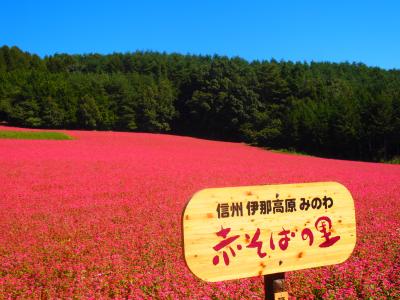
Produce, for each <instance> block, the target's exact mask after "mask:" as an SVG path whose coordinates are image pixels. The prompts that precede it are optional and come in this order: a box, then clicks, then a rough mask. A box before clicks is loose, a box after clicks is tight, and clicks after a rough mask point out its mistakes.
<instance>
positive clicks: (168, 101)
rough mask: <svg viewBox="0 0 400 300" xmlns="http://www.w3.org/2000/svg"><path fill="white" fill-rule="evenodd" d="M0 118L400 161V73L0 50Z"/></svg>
mask: <svg viewBox="0 0 400 300" xmlns="http://www.w3.org/2000/svg"><path fill="white" fill-rule="evenodd" d="M0 121H5V122H7V123H9V124H11V125H16V126H25V127H32V128H66V129H96V130H119V131H145V132H171V133H175V134H183V135H190V136H196V137H205V138H212V139H222V140H230V141H243V142H246V143H250V144H254V145H259V146H265V147H270V148H284V149H293V150H296V151H302V152H306V153H310V154H316V155H323V156H329V157H338V158H347V159H358V160H370V161H378V160H382V159H385V160H387V159H390V158H392V157H395V156H398V155H400V70H383V69H380V68H376V67H367V66H366V65H364V64H356V63H327V62H319V63H316V62H311V63H306V62H304V63H302V62H290V61H279V62H278V61H275V60H269V61H251V62H248V61H246V60H244V59H241V58H239V57H233V58H228V57H225V56H217V55H214V56H201V55H181V54H166V53H159V52H141V51H137V52H134V53H124V54H121V53H114V54H110V55H100V54H85V55H67V54H55V55H52V56H46V57H44V58H40V57H39V56H37V55H35V54H30V53H27V52H23V51H21V50H20V49H19V48H17V47H8V46H3V47H1V48H0Z"/></svg>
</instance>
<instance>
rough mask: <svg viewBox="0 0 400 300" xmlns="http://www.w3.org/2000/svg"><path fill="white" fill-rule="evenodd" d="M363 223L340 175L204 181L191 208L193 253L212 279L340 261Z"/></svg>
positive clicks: (188, 237)
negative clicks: (233, 183) (220, 183)
mask: <svg viewBox="0 0 400 300" xmlns="http://www.w3.org/2000/svg"><path fill="white" fill-rule="evenodd" d="M355 224H356V222H355V211H354V202H353V198H352V196H351V194H350V192H349V191H348V190H347V189H346V188H345V187H344V186H343V185H341V184H339V183H336V182H318V183H304V184H282V185H264V186H246V187H232V188H211V189H204V190H201V191H199V192H197V193H196V194H195V195H194V196H193V197H192V199H191V200H190V201H189V203H188V204H187V206H186V208H185V210H184V213H183V240H184V253H185V260H186V263H187V265H188V267H189V269H190V270H191V271H192V272H193V273H194V274H195V275H196V276H197V277H199V278H201V279H203V280H205V281H211V282H214V281H223V280H229V279H238V278H245V277H252V276H261V275H266V274H274V273H282V272H286V271H294V270H299V269H306V268H314V267H320V266H325V265H332V264H338V263H341V262H343V261H345V260H346V259H347V258H348V257H349V256H350V254H351V253H352V251H353V248H354V246H355V243H356V227H355V226H356V225H355Z"/></svg>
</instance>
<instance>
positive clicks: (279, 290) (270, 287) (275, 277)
mask: <svg viewBox="0 0 400 300" xmlns="http://www.w3.org/2000/svg"><path fill="white" fill-rule="evenodd" d="M264 291H265V300H288V299H289V295H288V293H287V291H286V287H285V273H276V274H271V275H264Z"/></svg>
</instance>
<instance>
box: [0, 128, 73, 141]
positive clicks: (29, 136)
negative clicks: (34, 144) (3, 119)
mask: <svg viewBox="0 0 400 300" xmlns="http://www.w3.org/2000/svg"><path fill="white" fill-rule="evenodd" d="M0 139H21V140H72V139H73V138H72V137H70V136H69V135H66V134H65V133H61V132H45V131H7V130H0Z"/></svg>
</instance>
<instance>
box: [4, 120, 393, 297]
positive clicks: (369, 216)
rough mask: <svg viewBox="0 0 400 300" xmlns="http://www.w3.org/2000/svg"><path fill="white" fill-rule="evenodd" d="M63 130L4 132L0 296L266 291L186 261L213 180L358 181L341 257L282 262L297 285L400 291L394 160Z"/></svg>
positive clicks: (296, 288) (296, 292)
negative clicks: (46, 135) (353, 225)
mask: <svg viewBox="0 0 400 300" xmlns="http://www.w3.org/2000/svg"><path fill="white" fill-rule="evenodd" d="M0 129H1V130H7V128H5V127H1V128H0ZM12 130H15V128H13V129H12ZM65 132H66V133H68V134H70V135H71V136H73V137H75V139H74V140H64V141H53V140H12V139H1V140H0V184H1V185H0V298H1V299H7V298H41V297H42V298H73V297H75V298H109V297H111V298H131V299H141V298H161V299H189V298H190V299H260V298H262V297H263V280H262V278H251V279H244V280H235V281H226V282H222V283H205V282H202V281H200V280H198V279H196V278H195V277H194V275H192V274H191V273H190V271H189V270H188V268H187V267H186V265H185V261H184V258H183V253H182V245H181V243H182V236H181V214H182V211H183V209H184V207H185V204H186V202H187V201H188V200H189V199H190V197H191V196H192V195H193V194H194V193H195V192H196V191H198V190H200V189H202V188H206V187H224V186H240V185H258V184H272V183H296V182H313V181H338V182H340V183H342V184H344V185H345V186H346V187H347V188H348V189H349V190H350V191H351V193H352V195H353V197H354V200H355V205H356V220H357V245H356V248H355V250H354V252H353V254H352V256H351V257H350V259H349V260H348V261H346V262H345V263H343V264H340V265H335V266H329V267H323V268H316V269H310V270H304V271H296V272H289V273H287V277H288V283H289V291H290V294H291V296H295V297H298V298H308V299H313V298H323V299H326V298H330V299H358V298H362V299H368V298H370V297H371V298H373V299H386V298H387V299H395V298H397V299H399V298H400V242H399V241H400V166H399V165H386V164H377V163H363V162H353V161H340V160H332V159H321V158H315V157H308V156H297V155H289V154H280V153H273V152H269V151H265V150H262V149H258V148H255V147H250V146H247V145H244V144H238V143H226V142H215V141H207V140H200V139H195V138H189V137H178V136H170V135H159V134H143V133H115V132H85V131H65Z"/></svg>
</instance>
